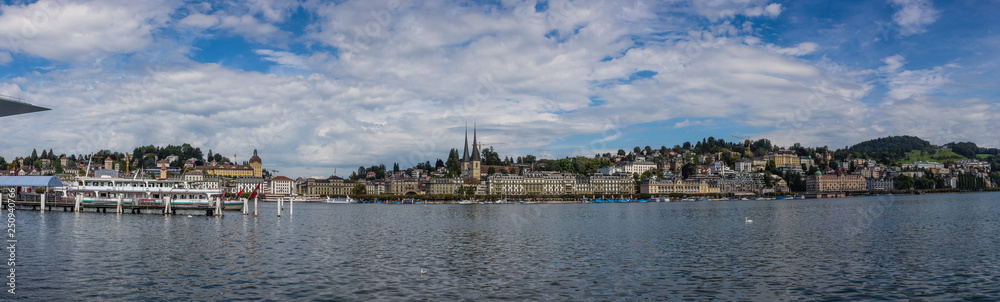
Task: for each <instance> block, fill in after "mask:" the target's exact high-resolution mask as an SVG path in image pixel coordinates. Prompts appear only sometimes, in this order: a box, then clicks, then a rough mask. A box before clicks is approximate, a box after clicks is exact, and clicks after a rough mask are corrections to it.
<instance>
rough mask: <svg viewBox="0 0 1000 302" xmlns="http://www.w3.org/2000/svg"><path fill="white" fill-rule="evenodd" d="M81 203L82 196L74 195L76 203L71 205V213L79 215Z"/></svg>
mask: <svg viewBox="0 0 1000 302" xmlns="http://www.w3.org/2000/svg"><path fill="white" fill-rule="evenodd" d="M81 202H83V194H77V195H76V203H75V204H74V205H73V212H76V213H80V203H81Z"/></svg>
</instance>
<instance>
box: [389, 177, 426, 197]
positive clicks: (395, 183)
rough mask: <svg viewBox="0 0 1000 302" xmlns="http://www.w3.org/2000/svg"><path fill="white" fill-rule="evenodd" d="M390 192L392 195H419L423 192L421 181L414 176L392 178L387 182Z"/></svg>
mask: <svg viewBox="0 0 1000 302" xmlns="http://www.w3.org/2000/svg"><path fill="white" fill-rule="evenodd" d="M386 187H387V188H388V190H389V192H388V193H389V194H392V195H417V194H420V193H421V190H420V182H418V181H417V180H416V179H412V178H404V179H390V180H389V181H388V182H387V183H386Z"/></svg>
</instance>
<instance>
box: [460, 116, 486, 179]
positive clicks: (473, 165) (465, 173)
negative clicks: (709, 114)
mask: <svg viewBox="0 0 1000 302" xmlns="http://www.w3.org/2000/svg"><path fill="white" fill-rule="evenodd" d="M463 154H464V155H462V178H467V179H468V178H471V179H475V180H476V181H479V180H480V178H481V177H482V172H481V171H480V163H481V158H480V157H481V155H480V153H479V145H478V144H477V143H476V125H475V124H473V125H472V156H469V126H468V124H466V126H465V152H464V153H463Z"/></svg>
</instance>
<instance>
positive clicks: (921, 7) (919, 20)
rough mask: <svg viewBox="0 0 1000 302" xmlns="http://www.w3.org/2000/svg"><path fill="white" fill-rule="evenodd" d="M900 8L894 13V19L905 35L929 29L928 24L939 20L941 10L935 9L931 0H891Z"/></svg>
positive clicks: (901, 32) (900, 31)
mask: <svg viewBox="0 0 1000 302" xmlns="http://www.w3.org/2000/svg"><path fill="white" fill-rule="evenodd" d="M891 1H892V3H893V4H895V5H896V7H898V8H899V10H898V11H896V13H895V14H893V15H892V21H893V22H896V25H898V26H899V33H900V34H901V35H903V36H909V35H915V34H920V33H924V32H926V31H927V25H930V24H932V23H934V21H937V18H938V16H939V15H940V12H938V11H937V10H936V9H934V4H933V3H931V1H930V0H891Z"/></svg>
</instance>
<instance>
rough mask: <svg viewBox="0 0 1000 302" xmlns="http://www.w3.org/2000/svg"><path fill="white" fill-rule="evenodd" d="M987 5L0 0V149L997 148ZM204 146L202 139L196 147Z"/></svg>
mask: <svg viewBox="0 0 1000 302" xmlns="http://www.w3.org/2000/svg"><path fill="white" fill-rule="evenodd" d="M997 15H1000V1H996V0H990V1H929V0H885V1H835V2H832V1H810V0H807V1H760V0H707V1H683V0H676V1H542V2H539V1H421V2H419V3H410V2H407V1H378V0H376V1H337V2H330V1H244V2H240V3H233V2H228V1H218V2H180V1H164V2H154V3H135V2H133V1H70V0H60V1H37V2H33V1H6V2H4V5H3V6H0V37H2V39H0V94H3V95H10V96H16V97H21V98H24V99H26V100H28V101H29V102H31V103H34V104H37V105H41V106H45V107H49V108H52V109H53V110H52V111H47V112H43V113H36V114H31V115H24V116H16V117H8V118H4V119H3V120H2V121H0V122H2V123H3V129H4V130H3V132H4V134H3V136H2V137H0V156H5V157H8V158H10V157H14V156H20V155H25V154H28V153H30V151H31V148H40V149H41V148H44V149H50V148H51V149H54V150H56V152H57V153H67V154H68V153H75V154H80V153H90V152H94V151H96V150H99V149H111V150H119V151H130V150H131V149H132V148H133V147H135V146H139V145H149V144H154V145H166V144H180V143H185V142H188V143H192V144H195V145H199V146H202V147H203V148H206V149H209V148H210V149H212V150H213V151H214V152H217V153H219V152H221V153H223V154H227V155H229V154H235V155H236V158H237V160H246V159H247V158H248V157H249V154H250V153H251V152H252V150H253V149H255V148H256V149H258V150H259V151H260V154H261V157H262V158H264V161H265V165H266V166H268V167H269V168H271V169H277V170H279V171H281V172H280V173H279V174H284V175H289V176H292V177H295V176H325V175H330V174H332V171H333V169H334V168H339V169H341V170H344V171H350V170H351V169H356V167H357V166H360V165H365V166H368V165H372V164H379V163H384V164H386V165H391V164H392V163H393V162H399V163H401V165H402V166H404V167H406V166H411V165H413V164H415V163H416V162H423V161H428V160H429V161H432V162H433V161H434V160H435V159H437V158H443V157H446V156H447V154H448V150H449V149H450V148H459V149H461V147H462V146H461V143H462V140H463V138H464V137H463V136H462V134H463V129H464V125H465V124H466V123H469V124H472V123H476V124H477V125H478V128H479V135H480V140H481V141H486V142H497V143H505V144H502V145H497V146H496V148H497V151H498V152H499V153H500V154H501V155H502V156H507V155H509V156H517V155H524V154H534V155H538V156H541V157H563V156H572V155H587V156H592V155H594V154H597V153H603V152H610V151H614V150H617V149H619V148H623V149H631V147H634V146H646V145H650V146H654V147H658V146H661V145H666V146H668V147H670V146H673V145H675V144H682V143H683V142H685V141H695V140H700V139H702V138H704V137H707V136H715V137H716V138H723V139H727V140H728V139H734V138H732V137H731V135H737V136H744V137H751V138H754V139H756V138H768V139H770V140H772V141H773V142H775V143H777V144H780V145H786V146H787V145H791V144H793V143H795V142H799V143H802V144H804V145H812V146H824V145H825V146H831V147H842V146H846V145H850V144H853V143H856V142H860V141H863V140H867V139H871V138H876V137H884V136H888V135H917V136H920V137H921V138H924V139H927V140H929V141H931V142H932V143H935V144H943V143H947V142H951V141H973V142H976V143H978V144H980V145H984V146H993V147H1000V140H998V137H1000V136H998V135H996V133H997V132H998V131H997V130H1000V126H998V124H1000V102H998V99H997V96H998V94H1000V87H998V86H997V81H996V80H995V79H997V78H998V76H1000V72H998V71H1000V68H998V67H1000V66H998V63H1000V51H998V50H1000V36H998V35H1000V26H998V25H1000V22H998V21H996V20H995V16H997ZM206 151H207V150H206Z"/></svg>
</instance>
